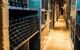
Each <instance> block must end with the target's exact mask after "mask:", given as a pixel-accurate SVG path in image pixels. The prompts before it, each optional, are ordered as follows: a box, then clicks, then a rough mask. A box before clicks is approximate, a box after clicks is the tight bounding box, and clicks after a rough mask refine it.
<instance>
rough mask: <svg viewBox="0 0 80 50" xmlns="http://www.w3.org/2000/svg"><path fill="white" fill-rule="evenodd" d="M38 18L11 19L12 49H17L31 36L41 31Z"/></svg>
mask: <svg viewBox="0 0 80 50" xmlns="http://www.w3.org/2000/svg"><path fill="white" fill-rule="evenodd" d="M38 23H39V22H38V17H37V16H25V17H15V16H13V17H10V19H9V25H10V27H9V30H10V32H9V33H10V36H9V38H10V47H11V49H13V48H15V47H17V46H18V45H19V44H21V43H22V42H23V41H24V40H26V39H27V38H28V37H29V36H31V35H32V34H33V33H35V32H36V31H38V30H39V25H38Z"/></svg>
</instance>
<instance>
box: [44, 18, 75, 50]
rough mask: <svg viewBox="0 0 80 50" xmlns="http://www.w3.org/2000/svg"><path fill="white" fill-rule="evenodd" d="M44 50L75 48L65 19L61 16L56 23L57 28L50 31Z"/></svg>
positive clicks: (68, 49)
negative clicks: (72, 45)
mask: <svg viewBox="0 0 80 50" xmlns="http://www.w3.org/2000/svg"><path fill="white" fill-rule="evenodd" d="M43 50H73V49H72V47H71V41H70V38H69V31H67V30H66V24H65V21H64V19H62V18H60V19H59V20H58V21H57V22H56V23H55V28H54V30H51V31H50V33H49V38H48V41H47V42H46V44H45V46H44V48H43Z"/></svg>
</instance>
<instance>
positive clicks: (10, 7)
mask: <svg viewBox="0 0 80 50" xmlns="http://www.w3.org/2000/svg"><path fill="white" fill-rule="evenodd" d="M9 9H11V10H27V11H37V9H34V8H24V7H16V6H9Z"/></svg>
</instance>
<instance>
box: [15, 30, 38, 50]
mask: <svg viewBox="0 0 80 50" xmlns="http://www.w3.org/2000/svg"><path fill="white" fill-rule="evenodd" d="M38 32H39V31H36V32H35V33H34V34H32V35H31V36H30V37H28V38H27V39H26V40H25V41H23V42H22V43H21V44H19V45H18V46H17V47H15V48H14V50H17V49H18V48H19V47H21V46H22V45H24V44H25V43H26V42H27V41H29V40H30V39H31V38H32V37H33V36H35V35H36V34H37V33H38Z"/></svg>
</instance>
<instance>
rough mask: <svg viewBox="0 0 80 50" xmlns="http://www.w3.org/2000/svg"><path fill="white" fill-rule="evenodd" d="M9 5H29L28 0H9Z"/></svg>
mask: <svg viewBox="0 0 80 50" xmlns="http://www.w3.org/2000/svg"><path fill="white" fill-rule="evenodd" d="M9 6H16V7H27V0H9Z"/></svg>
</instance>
